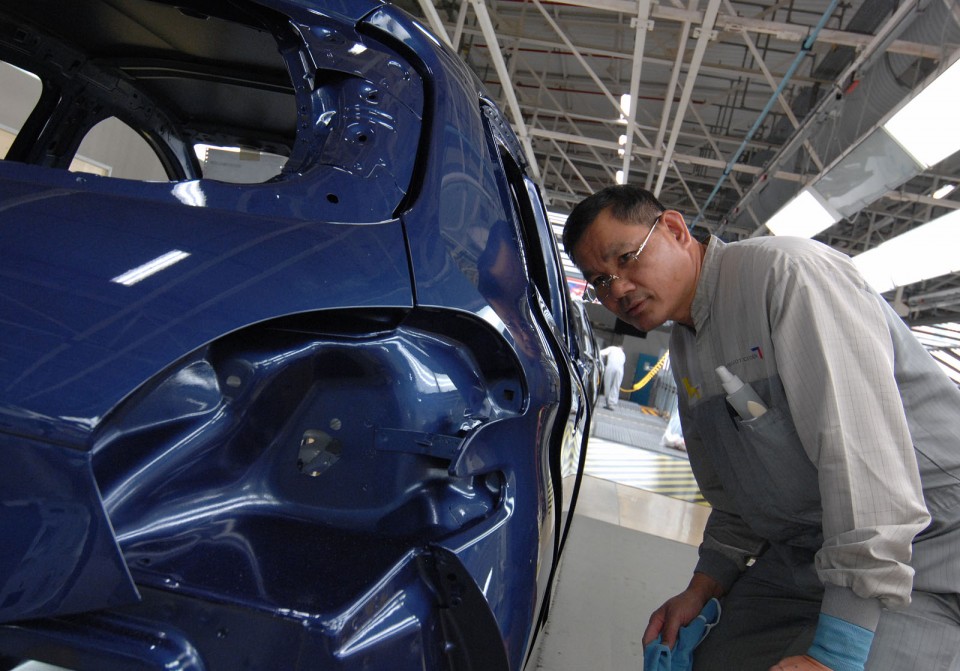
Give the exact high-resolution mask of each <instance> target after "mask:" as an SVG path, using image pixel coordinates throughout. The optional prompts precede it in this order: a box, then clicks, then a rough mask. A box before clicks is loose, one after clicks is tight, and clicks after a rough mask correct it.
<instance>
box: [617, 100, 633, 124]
mask: <svg viewBox="0 0 960 671" xmlns="http://www.w3.org/2000/svg"><path fill="white" fill-rule="evenodd" d="M628 116H630V94H629V93H624V94H623V95H622V96H620V118H619V119H617V123H627V117H628Z"/></svg>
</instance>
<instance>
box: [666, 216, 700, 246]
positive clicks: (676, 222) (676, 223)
mask: <svg viewBox="0 0 960 671" xmlns="http://www.w3.org/2000/svg"><path fill="white" fill-rule="evenodd" d="M660 224H661V225H662V226H664V227H665V228H666V229H667V230H668V231H670V235H672V236H673V237H674V238H675V239H676V240H677V242H679V243H681V244H686V243H687V242H689V241H690V240H692V239H693V236H691V235H690V229H688V228H687V222H686V221H684V219H683V215H682V214H680V213H679V212H677V211H676V210H664V212H663V214H661V215H660Z"/></svg>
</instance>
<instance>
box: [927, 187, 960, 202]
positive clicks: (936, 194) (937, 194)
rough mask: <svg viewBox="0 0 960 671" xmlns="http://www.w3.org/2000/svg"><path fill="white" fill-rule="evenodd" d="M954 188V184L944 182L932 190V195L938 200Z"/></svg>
mask: <svg viewBox="0 0 960 671" xmlns="http://www.w3.org/2000/svg"><path fill="white" fill-rule="evenodd" d="M956 188H957V185H956V184H944V185H943V186H941V187H940V188H939V189H937V190H936V191H934V192H933V197H934V198H936V199H937V200H940V199H941V198H945V197H946V196H949V195H950V193H951V192H952V191H953V190H954V189H956Z"/></svg>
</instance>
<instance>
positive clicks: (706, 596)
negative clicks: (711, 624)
mask: <svg viewBox="0 0 960 671" xmlns="http://www.w3.org/2000/svg"><path fill="white" fill-rule="evenodd" d="M722 593H723V590H722V589H721V588H720V584H719V583H718V582H717V581H715V580H714V579H713V578H710V577H708V576H706V575H705V574H703V573H694V574H693V579H692V580H691V581H690V585H689V586H688V587H687V589H685V590H684V591H683V592H681V593H680V594H678V595H676V596H675V597H671V598H670V599H668V600H667V602H666V603H664V604H663V605H662V606H660V607H659V608H658V609H657V610H655V611H654V613H653V615H651V616H650V623H649V624H648V625H647V628H646V629H645V630H644V632H643V645H644V647H646V646H647V644H648V643H650V641H652V640H653V639H655V638H656V637H657V635H660V637H661V638H660V641H661V642H662V643H663V644H664V645H666V646H667V647H669V648H673V646H674V644H675V643H676V642H677V632H678V631H679V630H680V627H683V626H685V625H687V624H689V623H690V621H691V620H693V618H695V617H696V616H697V615H699V614H700V611H701V610H703V606H704V605H705V604H706V603H707V601H709V600H710V599H711V598H713V597H715V596H716V597H719V596H721V594H722Z"/></svg>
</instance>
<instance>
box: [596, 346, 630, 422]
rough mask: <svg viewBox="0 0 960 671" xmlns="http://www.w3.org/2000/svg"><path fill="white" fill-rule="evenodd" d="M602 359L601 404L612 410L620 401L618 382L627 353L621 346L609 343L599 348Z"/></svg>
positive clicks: (619, 381) (621, 378)
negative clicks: (607, 345)
mask: <svg viewBox="0 0 960 671" xmlns="http://www.w3.org/2000/svg"><path fill="white" fill-rule="evenodd" d="M600 357H601V358H602V359H603V406H604V407H605V408H606V409H607V410H613V409H614V408H615V407H617V403H619V402H620V383H621V382H623V364H624V363H626V361H627V355H626V354H625V353H624V351H623V348H622V347H617V346H616V345H610V346H609V347H604V348H603V349H602V350H600Z"/></svg>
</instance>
